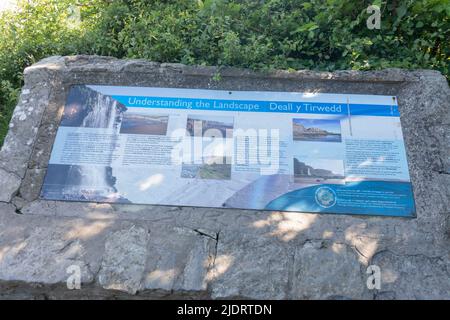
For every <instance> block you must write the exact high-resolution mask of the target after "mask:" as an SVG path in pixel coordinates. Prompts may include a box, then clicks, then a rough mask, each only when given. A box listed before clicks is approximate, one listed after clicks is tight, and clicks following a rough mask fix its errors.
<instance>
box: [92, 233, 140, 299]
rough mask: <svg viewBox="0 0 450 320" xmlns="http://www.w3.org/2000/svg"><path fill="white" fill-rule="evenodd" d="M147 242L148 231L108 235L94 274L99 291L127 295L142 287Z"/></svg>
mask: <svg viewBox="0 0 450 320" xmlns="http://www.w3.org/2000/svg"><path fill="white" fill-rule="evenodd" d="M148 239H149V232H148V230H146V229H144V228H141V227H135V226H132V227H131V228H129V229H127V230H120V231H116V232H114V233H112V234H110V235H109V236H108V238H107V240H106V243H105V252H104V257H103V261H102V265H101V269H100V272H99V275H98V279H99V283H100V285H102V286H103V288H105V289H114V290H121V291H126V292H129V293H131V294H135V293H136V292H137V291H138V290H140V289H141V288H142V287H141V284H142V277H143V275H144V270H145V262H146V258H147V243H148Z"/></svg>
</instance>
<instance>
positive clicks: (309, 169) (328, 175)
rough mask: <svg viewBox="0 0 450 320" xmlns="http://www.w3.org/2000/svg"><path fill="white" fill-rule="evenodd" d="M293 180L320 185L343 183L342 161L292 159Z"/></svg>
mask: <svg viewBox="0 0 450 320" xmlns="http://www.w3.org/2000/svg"><path fill="white" fill-rule="evenodd" d="M294 179H295V180H296V181H300V180H310V181H314V182H320V183H323V182H325V183H343V180H344V162H343V161H342V160H331V159H307V158H300V157H298V158H297V157H294Z"/></svg>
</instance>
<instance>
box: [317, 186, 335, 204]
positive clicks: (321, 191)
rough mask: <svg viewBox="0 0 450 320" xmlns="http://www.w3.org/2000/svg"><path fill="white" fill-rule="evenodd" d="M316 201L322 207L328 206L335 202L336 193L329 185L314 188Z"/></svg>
mask: <svg viewBox="0 0 450 320" xmlns="http://www.w3.org/2000/svg"><path fill="white" fill-rule="evenodd" d="M316 202H317V204H318V205H319V206H321V207H323V208H330V207H332V206H334V205H335V204H336V193H335V192H334V191H333V189H331V188H329V187H320V188H318V189H317V190H316Z"/></svg>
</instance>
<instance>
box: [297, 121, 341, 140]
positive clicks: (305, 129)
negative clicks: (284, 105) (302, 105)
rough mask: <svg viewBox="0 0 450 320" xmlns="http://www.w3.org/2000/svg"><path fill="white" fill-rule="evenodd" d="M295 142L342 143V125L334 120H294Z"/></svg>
mask: <svg viewBox="0 0 450 320" xmlns="http://www.w3.org/2000/svg"><path fill="white" fill-rule="evenodd" d="M292 135H293V137H294V141H321V142H341V141H342V138H341V124H340V121H339V120H334V119H326V120H325V119H292Z"/></svg>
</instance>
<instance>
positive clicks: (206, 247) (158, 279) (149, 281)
mask: <svg viewBox="0 0 450 320" xmlns="http://www.w3.org/2000/svg"><path fill="white" fill-rule="evenodd" d="M163 234H165V235H166V236H163ZM150 237H151V240H150V243H149V247H148V258H147V270H146V274H145V279H144V286H145V288H146V289H163V290H168V291H171V290H181V291H206V289H207V280H208V278H207V275H208V271H209V270H210V268H211V267H212V263H213V258H214V254H215V246H216V240H215V239H213V238H211V237H209V236H205V235H204V234H200V233H198V232H196V231H193V230H190V229H186V228H179V227H177V228H174V229H172V230H164V229H163V230H161V229H160V230H158V231H155V233H154V234H153V233H152V234H151V235H150Z"/></svg>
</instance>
